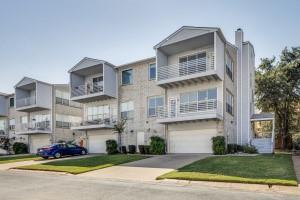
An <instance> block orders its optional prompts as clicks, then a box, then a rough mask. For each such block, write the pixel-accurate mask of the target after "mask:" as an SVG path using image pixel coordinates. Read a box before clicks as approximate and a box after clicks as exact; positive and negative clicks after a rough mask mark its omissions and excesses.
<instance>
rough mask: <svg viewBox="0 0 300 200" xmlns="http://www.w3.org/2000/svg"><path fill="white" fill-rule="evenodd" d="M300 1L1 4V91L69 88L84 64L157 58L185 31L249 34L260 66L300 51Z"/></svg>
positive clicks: (33, 0)
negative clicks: (31, 82) (73, 72)
mask: <svg viewBox="0 0 300 200" xmlns="http://www.w3.org/2000/svg"><path fill="white" fill-rule="evenodd" d="M299 10H300V1H299V0H248V1H242V0H226V1H225V0H205V1H204V0H181V1H179V0H178V1H176V0H148V1H146V0H107V1H102V0H43V1H41V0H0V92H5V93H12V92H13V91H14V85H15V84H17V83H18V81H20V80H21V79H22V78H23V77H24V76H28V77H32V78H35V79H38V80H41V81H45V82H49V83H57V84H58V83H68V82H69V75H68V73H67V71H68V70H69V69H70V68H72V67H73V66H74V65H75V64H76V63H77V62H79V61H80V60H81V59H82V58H83V57H92V58H96V59H103V60H107V61H109V62H111V63H113V64H115V65H119V64H124V63H128V62H131V61H135V60H139V59H143V58H147V57H152V56H154V55H155V52H154V50H153V46H154V45H156V44H157V43H159V42H160V41H161V40H163V39H164V38H165V37H167V36H168V35H169V34H171V33H173V32H174V31H176V30H177V29H178V28H180V27H181V26H183V25H186V26H200V27H201V26H205V27H220V28H221V29H222V32H223V33H224V35H225V37H226V39H227V40H228V41H229V42H231V43H234V31H235V30H236V29H237V28H242V29H243V31H244V38H245V40H248V41H250V42H251V43H252V44H253V45H254V49H255V55H256V66H258V65H259V62H260V59H261V58H265V57H272V56H279V54H280V52H281V50H282V49H283V48H284V47H293V46H300V26H299V23H300V20H299V19H300V12H299Z"/></svg>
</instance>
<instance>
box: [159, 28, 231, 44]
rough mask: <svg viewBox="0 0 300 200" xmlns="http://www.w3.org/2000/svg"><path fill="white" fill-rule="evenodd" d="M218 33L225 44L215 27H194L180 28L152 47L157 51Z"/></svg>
mask: <svg viewBox="0 0 300 200" xmlns="http://www.w3.org/2000/svg"><path fill="white" fill-rule="evenodd" d="M213 32H218V33H219V35H220V37H221V39H222V40H224V42H226V39H225V37H224V35H223V33H222V31H221V29H220V28H217V27H195V26H182V27H181V28H180V29H178V30H177V31H175V32H174V33H172V34H171V35H169V36H168V37H167V38H165V39H164V40H162V41H161V42H160V43H158V44H157V45H155V46H154V49H157V48H159V47H161V46H165V45H169V44H172V43H176V42H179V41H182V40H187V39H190V38H194V37H197V36H200V35H204V34H207V33H213Z"/></svg>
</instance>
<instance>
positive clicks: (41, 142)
mask: <svg viewBox="0 0 300 200" xmlns="http://www.w3.org/2000/svg"><path fill="white" fill-rule="evenodd" d="M49 144H50V137H49V135H48V134H43V135H31V136H30V153H36V152H37V149H38V148H41V147H43V146H47V145H49Z"/></svg>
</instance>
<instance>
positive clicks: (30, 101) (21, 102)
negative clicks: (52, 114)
mask: <svg viewBox="0 0 300 200" xmlns="http://www.w3.org/2000/svg"><path fill="white" fill-rule="evenodd" d="M35 104H36V98H35V96H30V97H25V98H21V99H17V100H16V107H17V108H19V107H24V106H31V105H35Z"/></svg>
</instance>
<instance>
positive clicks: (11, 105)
mask: <svg viewBox="0 0 300 200" xmlns="http://www.w3.org/2000/svg"><path fill="white" fill-rule="evenodd" d="M9 106H10V107H14V106H15V98H10V99H9Z"/></svg>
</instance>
